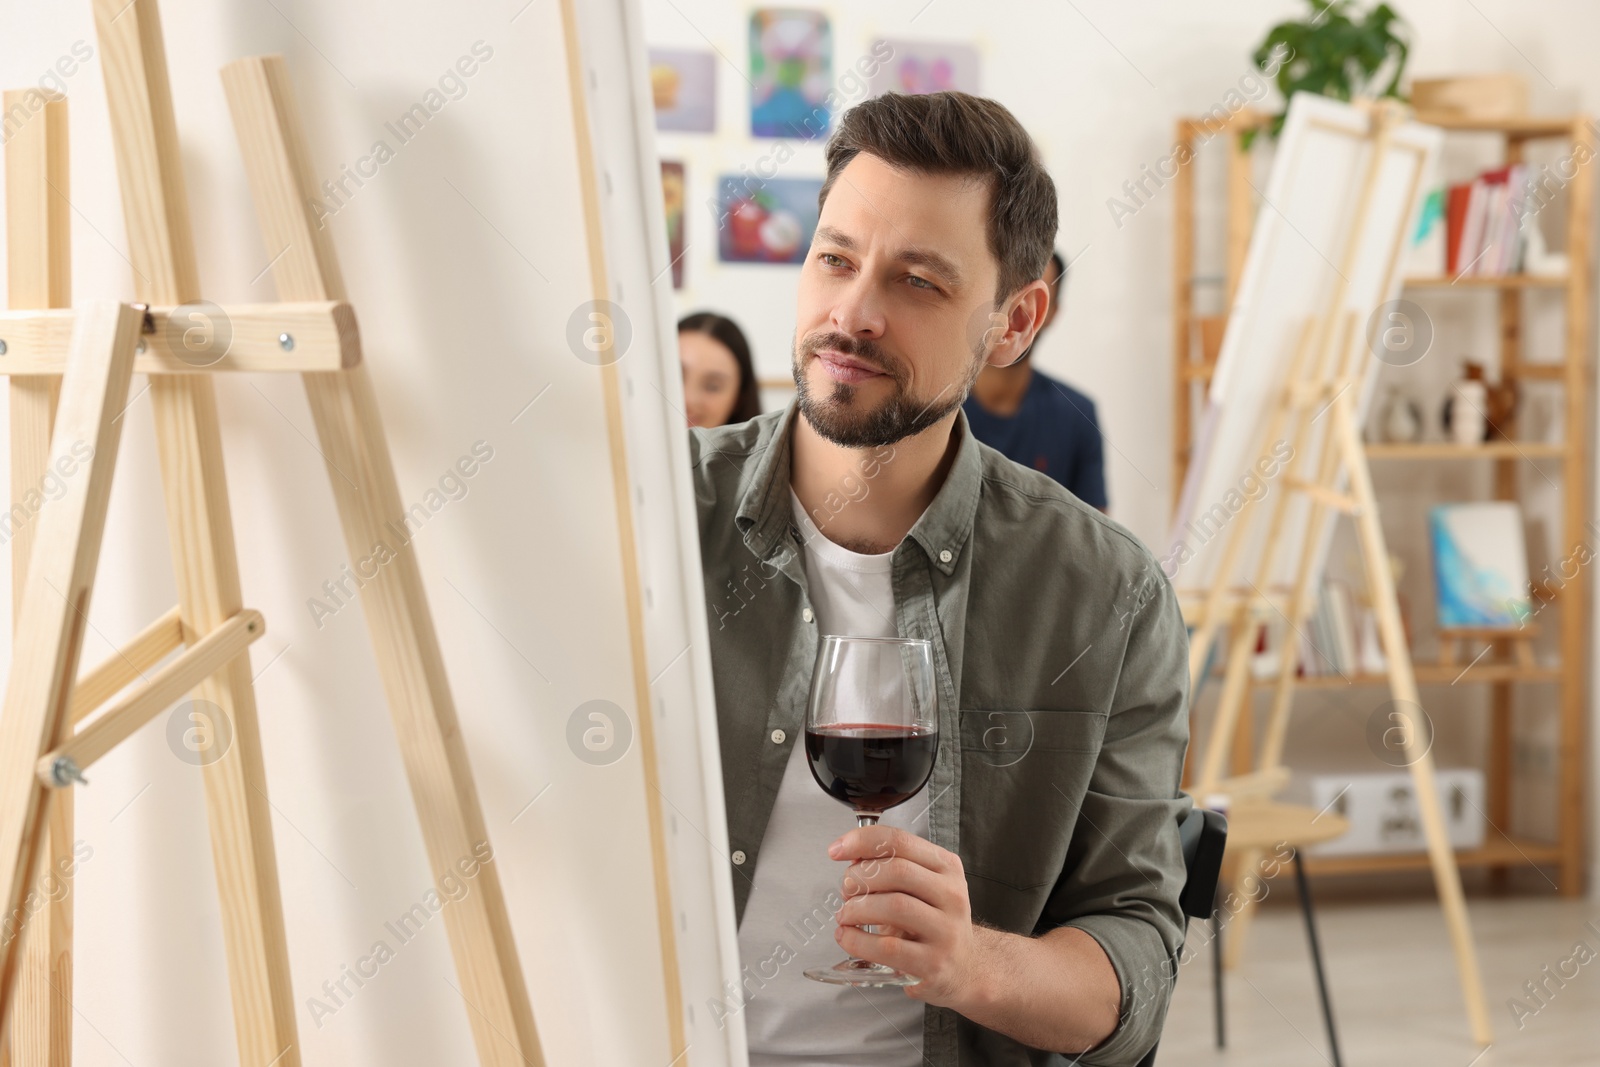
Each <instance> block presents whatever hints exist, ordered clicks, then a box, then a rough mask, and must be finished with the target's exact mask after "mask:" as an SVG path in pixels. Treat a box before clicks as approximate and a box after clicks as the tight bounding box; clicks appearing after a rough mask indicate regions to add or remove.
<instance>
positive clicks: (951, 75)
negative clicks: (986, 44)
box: [871, 39, 978, 96]
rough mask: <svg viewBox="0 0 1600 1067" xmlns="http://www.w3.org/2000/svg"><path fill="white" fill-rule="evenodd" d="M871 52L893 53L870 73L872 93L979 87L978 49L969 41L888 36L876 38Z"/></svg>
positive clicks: (879, 94) (877, 94)
mask: <svg viewBox="0 0 1600 1067" xmlns="http://www.w3.org/2000/svg"><path fill="white" fill-rule="evenodd" d="M872 52H873V54H874V55H883V54H885V53H887V54H888V55H890V56H891V57H892V58H890V59H889V60H888V61H887V62H886V63H884V64H882V65H881V66H880V67H879V68H878V72H877V73H876V74H874V75H873V76H872V82H871V95H872V96H882V95H883V94H884V93H890V92H894V93H906V94H909V95H912V96H915V95H917V94H920V93H938V92H943V91H944V90H946V89H957V90H960V91H961V92H963V93H976V92H977V91H978V50H977V49H976V48H974V47H972V46H971V45H969V44H958V43H956V42H953V41H952V42H948V43H941V42H937V41H900V40H892V39H890V40H882V41H878V42H875V43H874V44H873V46H872Z"/></svg>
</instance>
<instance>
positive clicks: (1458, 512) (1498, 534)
mask: <svg viewBox="0 0 1600 1067" xmlns="http://www.w3.org/2000/svg"><path fill="white" fill-rule="evenodd" d="M1428 530H1429V534H1430V536H1431V540H1432V542H1433V579H1434V591H1435V593H1436V597H1437V601H1438V610H1439V626H1440V628H1441V629H1450V628H1451V627H1479V626H1483V627H1506V628H1517V627H1520V626H1521V625H1522V624H1523V622H1524V621H1525V620H1526V619H1527V618H1528V617H1529V615H1530V614H1531V612H1532V607H1531V604H1532V601H1531V599H1530V597H1529V593H1528V552H1527V547H1526V545H1525V544H1524V542H1523V536H1522V509H1521V508H1519V507H1518V506H1517V505H1516V504H1513V503H1510V502H1508V501H1503V500H1495V501H1486V502H1482V503H1474V504H1442V505H1440V506H1438V507H1435V508H1431V509H1429V511H1428Z"/></svg>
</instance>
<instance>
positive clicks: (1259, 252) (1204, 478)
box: [1167, 93, 1441, 589]
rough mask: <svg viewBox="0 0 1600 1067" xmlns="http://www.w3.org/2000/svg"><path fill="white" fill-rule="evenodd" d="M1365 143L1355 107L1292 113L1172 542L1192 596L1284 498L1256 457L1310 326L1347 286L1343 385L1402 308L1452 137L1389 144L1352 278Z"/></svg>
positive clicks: (1298, 510) (1287, 578)
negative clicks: (1349, 247)
mask: <svg viewBox="0 0 1600 1067" xmlns="http://www.w3.org/2000/svg"><path fill="white" fill-rule="evenodd" d="M1367 138H1368V119H1367V116H1366V115H1365V114H1364V113H1363V112H1362V111H1360V110H1358V109H1356V108H1354V107H1352V106H1350V105H1348V104H1343V103H1340V102H1338V101H1336V100H1330V99H1328V98H1326V97H1321V96H1315V95H1313V94H1310V93H1299V94H1296V95H1295V97H1294V98H1293V100H1292V101H1291V102H1290V106H1289V117H1288V119H1287V121H1286V122H1285V123H1284V127H1283V133H1282V135H1281V137H1280V138H1279V141H1278V145H1277V152H1278V159H1277V160H1276V161H1275V165H1274V167H1273V170H1272V177H1271V180H1270V181H1269V182H1268V184H1267V188H1266V189H1265V190H1264V191H1262V192H1261V200H1262V204H1261V208H1260V214H1259V216H1258V221H1257V223H1256V227H1255V230H1254V232H1253V233H1252V235H1251V239H1250V249H1249V253H1248V255H1247V256H1246V259H1245V269H1244V273H1243V274H1242V275H1241V276H1240V280H1239V289H1238V292H1237V293H1236V294H1235V298H1234V301H1233V305H1232V307H1231V308H1230V309H1229V314H1228V325H1227V332H1226V334H1225V335H1224V337H1223V341H1222V350H1221V352H1220V354H1219V355H1218V357H1217V369H1216V374H1215V375H1214V376H1213V378H1212V379H1211V388H1210V391H1209V392H1208V394H1207V397H1206V406H1205V411H1204V413H1203V415H1202V417H1201V425H1200V431H1199V433H1198V434H1197V436H1196V442H1195V452H1194V457H1193V460H1192V461H1191V462H1190V464H1189V468H1188V473H1187V476H1186V477H1185V479H1184V486H1183V494H1182V496H1181V497H1180V498H1179V503H1178V509H1177V512H1176V516H1175V518H1174V521H1173V527H1172V533H1171V535H1170V536H1169V537H1168V540H1167V548H1168V551H1167V558H1169V559H1171V560H1172V561H1173V564H1176V573H1175V575H1174V566H1173V565H1171V564H1169V565H1168V567H1167V572H1168V574H1169V575H1174V579H1173V580H1174V583H1175V584H1176V585H1178V586H1179V587H1180V588H1183V589H1196V588H1206V587H1208V586H1209V585H1210V584H1211V582H1212V580H1213V579H1214V577H1215V570H1216V567H1217V566H1218V563H1219V558H1220V554H1221V551H1220V550H1221V549H1222V546H1223V545H1224V544H1225V543H1226V540H1227V539H1226V537H1224V536H1221V531H1222V530H1224V529H1225V528H1226V526H1227V523H1228V521H1229V520H1230V519H1231V518H1232V516H1233V515H1235V514H1237V513H1238V512H1239V510H1240V506H1239V502H1240V501H1241V500H1243V499H1248V498H1249V497H1251V496H1257V497H1259V496H1260V494H1261V493H1262V491H1263V490H1262V488H1259V487H1258V485H1260V486H1264V489H1265V492H1266V493H1267V494H1268V495H1271V494H1272V493H1275V492H1276V491H1277V490H1278V488H1280V487H1275V486H1273V485H1272V483H1271V480H1270V479H1263V478H1262V475H1261V474H1260V472H1259V471H1258V470H1257V469H1256V467H1255V464H1256V461H1257V459H1258V458H1259V456H1258V452H1257V449H1258V448H1259V447H1260V445H1261V440H1260V434H1261V431H1262V427H1264V426H1266V425H1267V424H1268V418H1267V413H1268V412H1269V410H1270V409H1271V408H1272V407H1273V406H1274V405H1275V404H1277V403H1278V400H1279V398H1280V397H1281V396H1282V394H1283V390H1284V387H1285V386H1286V385H1287V384H1288V382H1289V376H1290V367H1291V360H1292V356H1293V353H1294V352H1295V350H1296V346H1297V343H1298V340H1299V336H1300V333H1301V331H1302V330H1303V329H1304V327H1305V324H1306V322H1307V321H1308V320H1310V319H1312V318H1313V317H1314V316H1319V315H1322V314H1324V313H1325V312H1326V310H1327V302H1328V300H1329V298H1330V297H1331V296H1333V294H1334V292H1335V290H1336V289H1337V288H1338V286H1339V285H1340V283H1341V282H1342V283H1343V299H1342V300H1341V302H1340V311H1341V312H1342V313H1343V317H1344V318H1345V321H1346V322H1348V323H1353V326H1354V328H1353V329H1348V330H1347V331H1345V332H1342V333H1340V334H1338V336H1337V337H1336V343H1334V344H1330V345H1329V346H1327V355H1328V361H1329V363H1330V367H1329V368H1321V369H1323V370H1325V371H1326V372H1327V373H1332V370H1331V368H1332V367H1337V366H1339V365H1341V364H1342V362H1343V360H1344V358H1345V356H1346V354H1347V353H1348V352H1349V351H1350V349H1351V347H1352V346H1354V347H1359V348H1362V349H1364V348H1366V346H1367V345H1368V324H1369V322H1371V321H1372V320H1374V317H1375V316H1376V317H1377V318H1378V319H1379V320H1382V319H1383V316H1384V313H1385V312H1384V310H1383V305H1385V304H1386V303H1387V302H1389V301H1393V300H1395V299H1397V298H1398V297H1399V295H1400V286H1401V282H1402V280H1403V279H1402V278H1401V272H1400V267H1401V264H1402V262H1403V258H1404V257H1403V253H1404V237H1405V234H1406V233H1407V232H1408V229H1409V228H1408V226H1407V221H1408V220H1409V219H1411V218H1413V217H1414V215H1415V212H1416V210H1417V207H1418V205H1419V204H1420V203H1421V200H1422V198H1423V197H1424V196H1425V194H1426V183H1425V181H1424V179H1425V176H1426V175H1427V174H1428V172H1429V167H1430V166H1431V165H1432V161H1433V159H1434V158H1435V157H1436V156H1437V154H1438V151H1439V146H1440V142H1441V135H1440V132H1439V131H1438V130H1437V129H1436V128H1434V127H1430V126H1423V125H1420V124H1418V123H1414V122H1407V123H1403V124H1401V125H1399V126H1398V127H1396V128H1395V129H1394V130H1393V131H1392V132H1391V134H1390V138H1389V140H1388V148H1387V150H1386V152H1385V158H1384V161H1383V166H1382V169H1381V170H1380V171H1379V174H1378V178H1377V183H1376V185H1375V186H1374V188H1373V193H1372V200H1371V203H1370V204H1369V206H1368V207H1367V210H1366V214H1365V220H1364V222H1365V224H1364V225H1363V226H1362V228H1361V232H1360V234H1359V235H1357V236H1358V240H1357V244H1356V247H1355V256H1354V260H1353V264H1354V267H1353V270H1352V271H1351V273H1350V274H1349V275H1348V277H1345V276H1342V274H1341V271H1340V267H1339V264H1340V263H1342V261H1343V258H1344V253H1345V249H1346V243H1347V241H1348V239H1349V234H1350V228H1351V225H1352V222H1353V218H1354V215H1355V214H1356V212H1357V209H1358V199H1359V195H1360V192H1361V189H1362V185H1363V180H1364V178H1365V176H1366V173H1367V168H1368V165H1369V156H1370V153H1371V142H1370V141H1369V140H1368V139H1367ZM1357 356H1358V358H1357V360H1356V363H1355V365H1356V367H1357V368H1358V373H1359V375H1360V384H1359V385H1358V386H1357V388H1358V389H1359V390H1360V396H1359V397H1358V398H1357V414H1358V417H1360V416H1362V415H1363V414H1364V413H1365V411H1366V408H1367V404H1368V402H1369V401H1370V399H1371V396H1372V392H1373V383H1374V382H1375V381H1376V380H1377V371H1378V369H1379V367H1380V366H1381V363H1380V361H1379V360H1378V359H1377V358H1375V357H1374V356H1373V355H1372V354H1371V353H1370V352H1368V351H1360V352H1358V353H1357ZM1330 425H1331V420H1328V419H1318V420H1317V421H1316V422H1315V423H1314V424H1313V426H1312V433H1311V434H1310V435H1309V442H1310V444H1309V454H1307V455H1305V456H1301V457H1296V458H1297V460H1298V461H1299V463H1301V464H1303V465H1304V466H1303V468H1302V469H1311V468H1314V467H1315V466H1317V464H1318V462H1319V456H1320V454H1321V452H1322V450H1323V449H1324V447H1325V446H1326V442H1327V439H1328V433H1329V428H1330ZM1280 469H1281V466H1280ZM1252 479H1254V480H1252ZM1309 512H1310V501H1309V500H1306V499H1296V500H1292V501H1291V502H1290V504H1289V510H1288V513H1287V514H1286V516H1285V519H1284V527H1283V533H1284V535H1285V539H1286V540H1287V542H1288V544H1289V545H1290V546H1298V545H1301V544H1303V543H1304V542H1305V540H1306V537H1305V535H1306V523H1307V520H1308V517H1309ZM1335 518H1336V515H1334V514H1331V513H1330V514H1329V516H1328V520H1327V523H1326V525H1325V528H1324V529H1323V530H1321V531H1319V533H1318V538H1317V547H1316V548H1315V550H1314V551H1313V563H1314V566H1313V574H1314V575H1320V572H1321V569H1322V563H1323V561H1324V560H1325V558H1326V555H1327V550H1328V544H1329V540H1330V538H1331V537H1332V534H1333V521H1334V519H1335ZM1264 538H1265V532H1264V531H1261V532H1260V533H1258V534H1257V535H1256V536H1255V537H1254V539H1253V543H1247V545H1246V547H1245V550H1244V552H1243V554H1242V558H1244V559H1247V560H1253V559H1255V558H1257V556H1258V555H1259V552H1260V550H1261V548H1262V547H1263V541H1264ZM1299 569H1300V560H1299V559H1298V558H1297V556H1296V554H1295V553H1294V552H1285V553H1282V554H1281V555H1280V556H1279V557H1278V559H1277V560H1276V562H1275V565H1274V569H1273V572H1272V579H1271V581H1272V583H1273V584H1274V585H1289V584H1292V583H1293V581H1294V579H1295V577H1296V576H1297V574H1298V573H1299Z"/></svg>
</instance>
